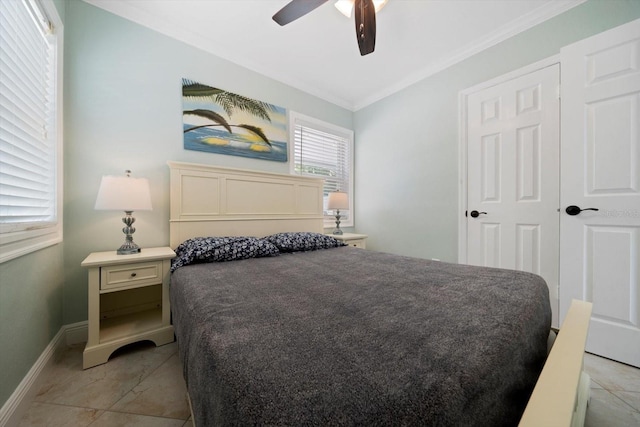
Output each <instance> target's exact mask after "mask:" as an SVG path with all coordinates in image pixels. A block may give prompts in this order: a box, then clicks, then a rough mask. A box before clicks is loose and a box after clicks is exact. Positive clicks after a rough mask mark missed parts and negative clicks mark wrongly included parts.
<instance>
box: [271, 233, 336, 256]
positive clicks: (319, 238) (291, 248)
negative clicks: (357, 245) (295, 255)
mask: <svg viewBox="0 0 640 427" xmlns="http://www.w3.org/2000/svg"><path fill="white" fill-rule="evenodd" d="M263 240H266V241H268V242H271V243H273V244H274V245H276V247H277V248H278V249H279V250H280V252H296V251H315V250H316V249H329V248H335V247H338V246H346V245H347V244H346V243H344V242H342V241H340V240H338V239H336V238H334V237H332V236H327V235H326V234H319V233H310V232H291V233H277V234H272V235H271V236H267V237H264V238H263Z"/></svg>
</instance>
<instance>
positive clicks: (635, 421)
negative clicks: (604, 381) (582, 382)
mask: <svg viewBox="0 0 640 427" xmlns="http://www.w3.org/2000/svg"><path fill="white" fill-rule="evenodd" d="M639 425H640V412H637V411H635V410H634V409H633V408H631V407H630V406H629V405H627V404H626V403H625V402H623V401H622V400H620V399H619V398H617V397H616V396H614V395H613V394H611V393H609V392H607V391H606V390H598V389H592V390H591V402H590V403H589V406H588V407H587V414H586V418H585V423H584V426H585V427H637V426H639Z"/></svg>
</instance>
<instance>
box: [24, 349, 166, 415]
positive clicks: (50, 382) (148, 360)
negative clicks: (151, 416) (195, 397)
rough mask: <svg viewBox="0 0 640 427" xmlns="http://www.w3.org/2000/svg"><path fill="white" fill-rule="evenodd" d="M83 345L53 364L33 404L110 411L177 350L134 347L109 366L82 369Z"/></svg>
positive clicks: (117, 355)
mask: <svg viewBox="0 0 640 427" xmlns="http://www.w3.org/2000/svg"><path fill="white" fill-rule="evenodd" d="M83 349H84V347H83V346H81V347H79V346H75V347H72V348H71V349H70V350H69V353H68V354H67V355H66V356H65V357H64V358H62V359H61V360H60V362H58V363H56V364H54V365H53V367H52V369H51V371H50V372H49V373H48V375H47V377H46V379H45V380H44V382H43V385H42V386H41V387H40V389H39V391H38V393H37V396H36V398H35V401H37V402H46V403H58V404H63V405H70V406H79V407H85V408H96V409H109V408H110V407H111V406H112V405H113V404H114V403H116V402H117V401H118V400H120V399H121V398H122V396H124V395H125V394H127V393H128V392H129V391H130V390H131V389H132V388H133V387H135V386H136V385H138V384H139V383H140V382H142V381H143V380H144V379H145V378H146V377H147V376H148V375H149V374H150V373H151V372H153V371H155V370H156V369H157V368H158V367H159V366H160V365H162V364H163V363H164V362H165V361H167V360H168V359H169V358H170V357H171V356H172V355H173V354H175V353H176V351H177V346H176V345H175V343H172V344H167V345H166V346H162V347H153V344H151V347H149V346H148V345H144V344H143V345H134V346H129V347H127V348H125V349H121V350H119V351H118V352H117V353H116V354H114V356H112V358H111V359H110V360H109V362H108V363H106V364H103V365H99V366H95V367H93V368H90V369H85V370H83V369H82V350H83Z"/></svg>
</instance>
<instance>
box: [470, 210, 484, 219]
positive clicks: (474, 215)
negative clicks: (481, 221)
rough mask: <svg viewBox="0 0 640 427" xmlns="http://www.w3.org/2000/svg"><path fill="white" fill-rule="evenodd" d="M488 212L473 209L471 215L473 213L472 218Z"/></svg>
mask: <svg viewBox="0 0 640 427" xmlns="http://www.w3.org/2000/svg"><path fill="white" fill-rule="evenodd" d="M486 214H487V213H486V212H478V211H471V212H470V213H469V215H471V218H478V217H479V216H480V215H486Z"/></svg>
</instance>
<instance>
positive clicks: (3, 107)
mask: <svg viewBox="0 0 640 427" xmlns="http://www.w3.org/2000/svg"><path fill="white" fill-rule="evenodd" d="M55 43H56V40H55V37H54V36H53V35H52V30H51V24H50V23H49V20H48V19H47V18H46V14H45V13H44V12H43V10H42V9H41V6H40V4H39V3H37V2H35V0H11V1H0V232H2V233H6V232H12V231H19V230H25V229H33V228H39V227H46V226H50V225H52V224H55V223H56V221H57V214H56V212H57V209H56V203H57V200H56V196H57V190H56V182H57V179H56V164H57V163H56V155H57V153H56V146H57V143H56V129H55V126H56V105H57V104H56V66H55V60H56V58H55V52H56V51H55Z"/></svg>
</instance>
